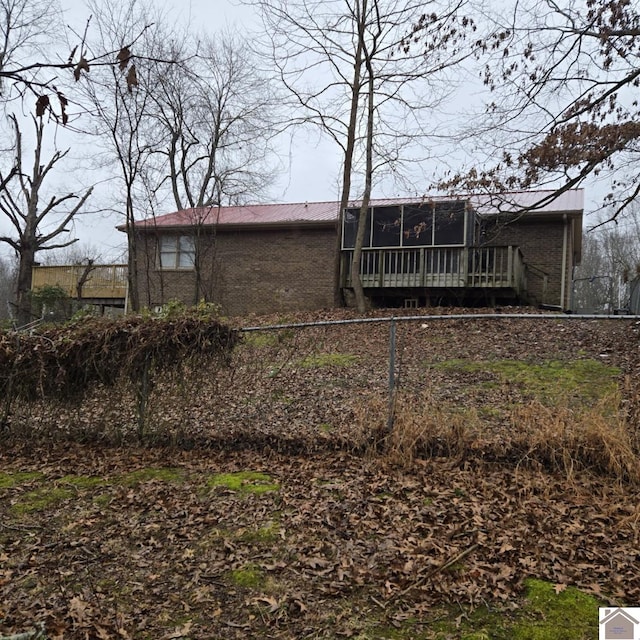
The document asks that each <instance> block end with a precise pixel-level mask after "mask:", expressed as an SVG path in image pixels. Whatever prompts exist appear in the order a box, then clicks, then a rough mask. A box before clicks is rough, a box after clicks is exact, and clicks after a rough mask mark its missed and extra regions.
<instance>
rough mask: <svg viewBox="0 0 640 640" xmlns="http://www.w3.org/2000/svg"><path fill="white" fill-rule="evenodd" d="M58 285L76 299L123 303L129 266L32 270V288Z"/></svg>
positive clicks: (68, 266)
mask: <svg viewBox="0 0 640 640" xmlns="http://www.w3.org/2000/svg"><path fill="white" fill-rule="evenodd" d="M83 278H84V282H83ZM56 285H57V286H59V287H61V288H62V289H63V290H64V292H65V293H66V294H67V295H68V296H69V297H70V298H74V299H80V300H101V301H106V300H118V301H124V299H125V297H126V294H127V265H126V264H101V265H95V266H92V267H87V265H62V266H52V267H48V266H47V267H34V268H33V270H32V282H31V288H32V289H37V288H39V287H45V286H56Z"/></svg>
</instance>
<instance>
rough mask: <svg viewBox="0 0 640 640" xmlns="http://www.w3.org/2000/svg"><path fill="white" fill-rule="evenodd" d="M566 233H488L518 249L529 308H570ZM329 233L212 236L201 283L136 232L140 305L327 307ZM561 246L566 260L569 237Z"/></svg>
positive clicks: (521, 225)
mask: <svg viewBox="0 0 640 640" xmlns="http://www.w3.org/2000/svg"><path fill="white" fill-rule="evenodd" d="M564 228H565V223H564V222H563V220H562V219H557V218H556V219H555V220H554V219H548V218H547V219H540V218H537V219H535V220H526V219H520V220H516V221H514V222H511V223H509V224H500V225H499V226H498V229H497V231H496V230H494V231H493V232H492V233H491V237H490V242H489V244H497V245H515V246H519V247H520V249H521V251H522V254H523V260H524V262H525V264H526V265H528V267H529V269H528V272H527V286H528V288H529V291H530V294H531V300H530V301H531V302H532V303H535V304H541V303H542V304H549V305H561V306H562V307H563V308H568V307H569V303H570V295H571V294H570V288H571V266H572V261H571V259H568V262H567V270H566V274H565V275H566V280H565V289H564V293H565V295H564V300H561V277H562V248H563V239H564ZM568 231H570V227H569V228H568ZM335 233H336V232H335V229H334V228H333V227H325V228H313V227H309V226H300V227H298V228H295V229H272V230H237V231H230V230H224V231H221V230H218V231H217V232H216V233H213V232H211V234H212V235H211V236H210V237H208V238H206V237H205V238H203V239H202V240H201V241H200V246H201V247H202V249H201V251H200V255H201V268H200V274H201V278H200V281H198V279H197V275H196V272H195V271H193V270H182V271H170V270H160V269H158V265H157V257H156V256H157V238H156V236H155V234H153V233H146V234H141V235H140V237H139V241H138V251H137V255H138V276H139V283H140V285H139V286H140V300H141V304H142V306H148V307H154V306H156V305H160V304H162V303H163V302H166V301H168V300H172V299H177V300H182V301H183V302H185V303H186V304H195V303H196V302H198V301H199V300H202V299H204V300H207V301H212V302H217V303H218V304H220V305H221V307H222V310H223V312H224V313H225V314H227V315H246V314H247V313H270V312H287V311H304V310H313V309H322V308H330V307H332V306H333V259H334V251H335V241H336V237H335ZM567 241H568V242H567V255H568V257H569V258H570V257H571V256H572V254H573V248H572V233H570V232H569V233H567ZM545 274H546V277H547V284H546V289H545V285H544V275H545Z"/></svg>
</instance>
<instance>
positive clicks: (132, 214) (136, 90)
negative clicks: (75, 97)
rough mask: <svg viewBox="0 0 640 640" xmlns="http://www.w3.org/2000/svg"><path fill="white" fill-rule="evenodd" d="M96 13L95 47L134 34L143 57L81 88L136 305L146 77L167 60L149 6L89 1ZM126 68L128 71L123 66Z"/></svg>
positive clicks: (149, 140) (148, 147)
mask: <svg viewBox="0 0 640 640" xmlns="http://www.w3.org/2000/svg"><path fill="white" fill-rule="evenodd" d="M91 9H92V14H93V16H94V30H93V40H94V42H93V44H92V45H91V47H90V48H95V49H96V50H110V49H120V50H128V46H127V44H126V43H128V42H130V41H131V40H132V39H134V38H137V40H136V42H137V47H138V48H139V50H140V51H141V53H142V55H141V56H139V57H138V56H136V58H135V60H134V62H133V63H132V62H131V61H129V60H123V64H122V65H120V66H119V67H114V66H106V67H101V68H100V69H99V71H100V73H94V72H92V75H91V77H90V78H85V80H84V82H83V85H82V88H83V92H84V96H85V98H86V99H87V100H88V102H90V104H91V105H92V112H93V114H92V115H93V118H92V121H91V129H90V130H91V131H92V132H93V134H94V135H95V136H96V140H97V143H98V145H99V146H101V147H102V149H103V151H104V154H103V156H102V160H103V168H105V167H106V166H109V167H112V177H113V178H114V180H115V182H116V183H119V185H120V187H121V188H120V189H118V191H117V193H119V197H118V196H116V198H115V199H114V200H115V202H114V205H115V206H114V210H116V211H118V212H119V213H120V215H122V216H123V218H124V225H123V226H124V229H125V231H126V234H127V249H128V252H127V254H128V279H129V280H128V295H129V305H130V307H131V308H132V309H133V310H138V309H139V308H140V297H139V288H138V264H137V251H136V242H137V236H136V233H135V222H136V220H137V218H138V217H139V212H140V210H142V211H143V215H144V211H145V210H146V202H147V201H148V192H147V184H148V183H147V182H146V181H145V172H146V169H147V164H148V161H149V158H150V156H151V153H152V151H153V149H154V140H153V131H152V127H151V123H150V119H149V114H150V107H151V105H152V99H151V91H152V90H153V83H152V81H151V80H150V78H151V76H152V73H153V72H154V71H153V70H154V69H155V68H156V65H165V64H167V65H170V64H171V61H168V62H166V63H165V61H163V60H159V59H158V58H157V57H155V53H156V52H158V51H159V50H160V44H159V42H160V40H161V37H162V36H161V25H162V20H161V17H159V16H157V15H153V13H152V10H151V8H150V6H148V5H145V4H143V3H139V2H137V1H136V0H130V2H128V3H126V4H118V5H108V6H107V5H102V4H98V3H94V4H92V5H91ZM127 69H128V70H127Z"/></svg>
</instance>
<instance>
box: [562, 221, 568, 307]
mask: <svg viewBox="0 0 640 640" xmlns="http://www.w3.org/2000/svg"><path fill="white" fill-rule="evenodd" d="M562 222H563V223H564V229H563V232H562V276H561V281H560V308H561V309H562V310H564V309H565V308H566V307H565V289H566V286H567V243H568V232H567V230H568V229H569V224H568V217H567V214H566V213H563V214H562Z"/></svg>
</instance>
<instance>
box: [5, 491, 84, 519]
mask: <svg viewBox="0 0 640 640" xmlns="http://www.w3.org/2000/svg"><path fill="white" fill-rule="evenodd" d="M74 495H76V492H75V491H73V490H72V489H67V488H65V487H60V486H56V485H53V486H51V487H41V488H40V489H36V490H35V491H29V492H27V493H25V494H24V495H23V496H22V497H21V498H20V500H19V501H18V502H16V503H15V504H14V505H13V506H12V507H11V511H12V512H13V513H14V514H16V515H24V514H26V513H32V512H34V511H42V510H44V509H47V508H48V507H51V506H54V505H56V504H59V503H60V502H63V501H64V500H68V499H69V498H72V497H73V496H74Z"/></svg>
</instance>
